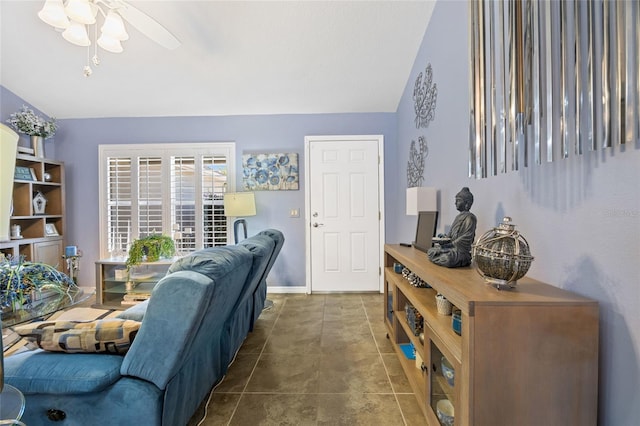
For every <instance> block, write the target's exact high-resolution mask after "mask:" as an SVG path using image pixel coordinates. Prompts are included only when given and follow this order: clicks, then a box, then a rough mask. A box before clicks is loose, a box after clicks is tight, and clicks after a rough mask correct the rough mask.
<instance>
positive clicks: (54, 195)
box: [0, 154, 66, 271]
mask: <svg viewBox="0 0 640 426" xmlns="http://www.w3.org/2000/svg"><path fill="white" fill-rule="evenodd" d="M16 166H17V167H25V168H26V169H28V170H30V171H33V172H32V176H33V177H32V179H33V180H27V179H14V181H13V212H12V215H11V218H10V226H14V225H19V226H20V228H21V230H22V232H21V234H22V237H23V238H21V239H11V240H10V241H3V242H0V253H2V254H4V255H11V256H20V255H21V256H24V258H25V260H28V261H33V262H43V263H47V264H50V265H53V266H56V267H57V268H58V269H59V270H61V271H63V267H64V264H63V259H62V255H63V254H64V233H65V228H66V226H65V183H64V163H62V162H60V161H55V160H50V159H46V158H38V157H33V156H30V155H24V154H18V155H17V157H16ZM45 173H46V174H48V175H49V176H50V179H49V180H47V181H45V178H44V176H45ZM38 192H40V193H42V195H43V196H44V197H45V198H46V200H47V203H46V208H45V211H44V214H37V213H36V211H35V210H34V206H33V198H34V196H35V195H36V194H37V193H38ZM53 228H55V232H56V233H57V234H58V235H51V234H49V233H48V232H47V229H49V230H52V229H53Z"/></svg>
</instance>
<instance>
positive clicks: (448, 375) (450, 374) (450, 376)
mask: <svg viewBox="0 0 640 426" xmlns="http://www.w3.org/2000/svg"><path fill="white" fill-rule="evenodd" d="M440 368H442V375H443V376H444V378H445V379H447V383H449V386H453V384H454V382H455V377H456V370H454V369H453V367H452V366H451V363H449V360H447V358H445V357H442V359H441V360H440Z"/></svg>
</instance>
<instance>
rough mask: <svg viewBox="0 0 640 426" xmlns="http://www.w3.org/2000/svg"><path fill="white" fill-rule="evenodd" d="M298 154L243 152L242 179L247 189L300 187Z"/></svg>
mask: <svg viewBox="0 0 640 426" xmlns="http://www.w3.org/2000/svg"><path fill="white" fill-rule="evenodd" d="M298 175H299V173H298V154H295V153H279V154H243V155H242V180H243V183H244V190H245V191H260V190H267V191H287V190H297V189H299V178H298Z"/></svg>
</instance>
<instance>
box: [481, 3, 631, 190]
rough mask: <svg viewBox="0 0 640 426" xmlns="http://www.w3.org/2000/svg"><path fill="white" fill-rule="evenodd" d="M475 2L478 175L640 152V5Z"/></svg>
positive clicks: (485, 175) (483, 175) (482, 176)
mask: <svg viewBox="0 0 640 426" xmlns="http://www.w3.org/2000/svg"><path fill="white" fill-rule="evenodd" d="M468 4H469V59H470V65H471V68H472V72H471V73H470V74H471V75H470V81H469V89H470V91H471V93H470V103H469V110H470V116H469V127H470V129H469V176H470V177H475V178H477V179H480V178H484V177H487V176H488V175H496V174H498V173H505V172H506V171H507V170H509V169H511V170H518V169H519V167H520V166H524V167H528V166H530V164H533V163H535V164H541V163H542V162H544V161H546V162H551V161H554V159H556V158H568V157H570V156H572V155H581V154H582V153H583V152H584V151H585V150H586V149H589V150H591V151H593V150H597V149H605V148H609V147H612V146H615V145H621V144H625V143H635V144H636V145H637V146H640V2H638V1H635V0H628V1H613V0H589V1H585V0H561V1H537V0H469V2H468Z"/></svg>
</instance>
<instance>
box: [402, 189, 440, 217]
mask: <svg viewBox="0 0 640 426" xmlns="http://www.w3.org/2000/svg"><path fill="white" fill-rule="evenodd" d="M437 192H438V191H437V190H436V189H435V188H431V187H426V186H415V187H413V188H407V215H409V216H417V215H418V213H419V212H435V211H438V201H437Z"/></svg>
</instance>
